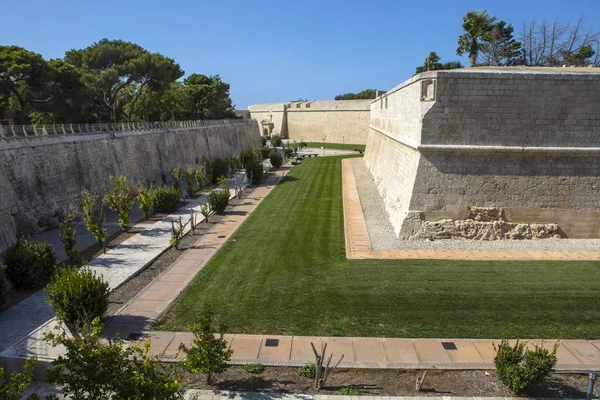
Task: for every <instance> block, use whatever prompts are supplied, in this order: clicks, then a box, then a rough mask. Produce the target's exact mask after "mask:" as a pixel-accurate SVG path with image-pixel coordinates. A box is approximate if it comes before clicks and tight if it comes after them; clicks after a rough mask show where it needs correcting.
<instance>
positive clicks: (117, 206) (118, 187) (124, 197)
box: [104, 175, 136, 231]
mask: <svg viewBox="0 0 600 400" xmlns="http://www.w3.org/2000/svg"><path fill="white" fill-rule="evenodd" d="M110 180H111V181H113V182H114V185H113V186H112V187H111V188H110V190H109V191H108V193H107V195H106V197H105V199H104V200H105V201H106V204H108V207H109V208H110V209H111V210H112V211H114V212H116V213H117V214H119V226H120V227H121V229H123V230H124V231H127V230H128V229H129V213H130V212H131V208H132V207H133V203H135V198H136V195H135V190H134V189H133V186H131V185H129V184H128V183H127V177H126V176H124V175H120V176H111V177H110Z"/></svg>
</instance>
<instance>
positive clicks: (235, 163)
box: [229, 156, 242, 173]
mask: <svg viewBox="0 0 600 400" xmlns="http://www.w3.org/2000/svg"><path fill="white" fill-rule="evenodd" d="M229 169H230V170H231V172H233V173H236V172H238V171H239V170H240V169H242V162H241V161H240V158H239V157H238V156H233V157H231V161H230V162H229Z"/></svg>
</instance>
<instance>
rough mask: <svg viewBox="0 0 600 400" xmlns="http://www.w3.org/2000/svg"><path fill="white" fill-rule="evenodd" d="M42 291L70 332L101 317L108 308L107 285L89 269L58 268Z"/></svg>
mask: <svg viewBox="0 0 600 400" xmlns="http://www.w3.org/2000/svg"><path fill="white" fill-rule="evenodd" d="M45 291H46V294H47V295H48V299H47V301H48V303H49V304H50V305H51V306H52V308H54V312H55V313H56V316H57V318H58V319H59V320H60V321H62V322H64V323H65V325H66V326H67V327H68V328H69V330H70V331H71V332H77V331H79V330H80V329H81V328H82V327H83V325H84V324H86V323H87V324H89V323H90V322H91V321H92V320H94V319H95V318H97V317H101V316H102V315H103V314H104V313H105V312H106V309H107V308H108V294H109V292H110V290H109V288H108V283H107V282H106V281H104V280H103V279H102V277H99V276H96V273H95V272H92V271H91V270H90V269H89V268H88V267H83V268H82V269H81V270H78V269H77V268H76V267H71V266H68V267H64V268H61V269H59V270H58V272H57V273H56V274H55V275H54V277H53V278H52V280H51V281H50V283H49V284H48V286H47V287H46V289H45Z"/></svg>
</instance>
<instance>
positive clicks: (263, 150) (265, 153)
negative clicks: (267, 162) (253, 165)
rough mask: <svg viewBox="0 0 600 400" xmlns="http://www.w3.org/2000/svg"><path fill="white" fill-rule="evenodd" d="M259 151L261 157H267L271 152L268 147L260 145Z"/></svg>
mask: <svg viewBox="0 0 600 400" xmlns="http://www.w3.org/2000/svg"><path fill="white" fill-rule="evenodd" d="M260 153H261V156H262V158H263V159H265V158H269V154H271V149H270V148H269V147H261V148H260Z"/></svg>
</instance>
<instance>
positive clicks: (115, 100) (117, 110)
mask: <svg viewBox="0 0 600 400" xmlns="http://www.w3.org/2000/svg"><path fill="white" fill-rule="evenodd" d="M65 61H67V62H68V63H70V64H73V65H74V66H75V67H77V68H79V69H81V71H82V73H83V76H84V79H85V80H86V81H87V82H88V84H89V85H90V86H91V87H92V89H93V91H94V92H96V94H97V95H99V96H101V102H102V103H104V105H105V106H106V107H107V108H108V109H109V110H110V114H111V120H112V121H113V122H117V120H118V119H119V117H120V116H121V115H127V114H126V111H125V110H124V109H123V105H124V102H123V100H122V98H121V101H119V100H120V97H119V96H121V95H122V93H121V92H122V91H123V90H126V89H131V87H132V86H133V85H137V86H135V88H134V89H135V90H134V94H133V98H132V99H130V100H129V101H131V102H133V103H135V102H136V101H137V99H138V98H139V96H140V95H141V93H143V88H144V87H145V86H147V85H154V86H157V87H158V86H161V85H165V86H166V85H168V83H169V82H173V81H175V80H176V79H178V78H180V77H181V76H183V71H182V70H181V68H180V67H179V65H178V64H176V63H175V62H174V60H172V59H170V58H166V57H164V56H162V55H160V54H152V53H149V52H148V51H147V50H145V49H144V48H142V47H141V46H139V45H137V44H135V43H131V42H124V41H122V40H108V39H102V40H100V41H99V42H97V43H94V44H92V45H91V46H89V47H86V48H85V49H82V50H70V51H68V52H67V54H66V56H65Z"/></svg>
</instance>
